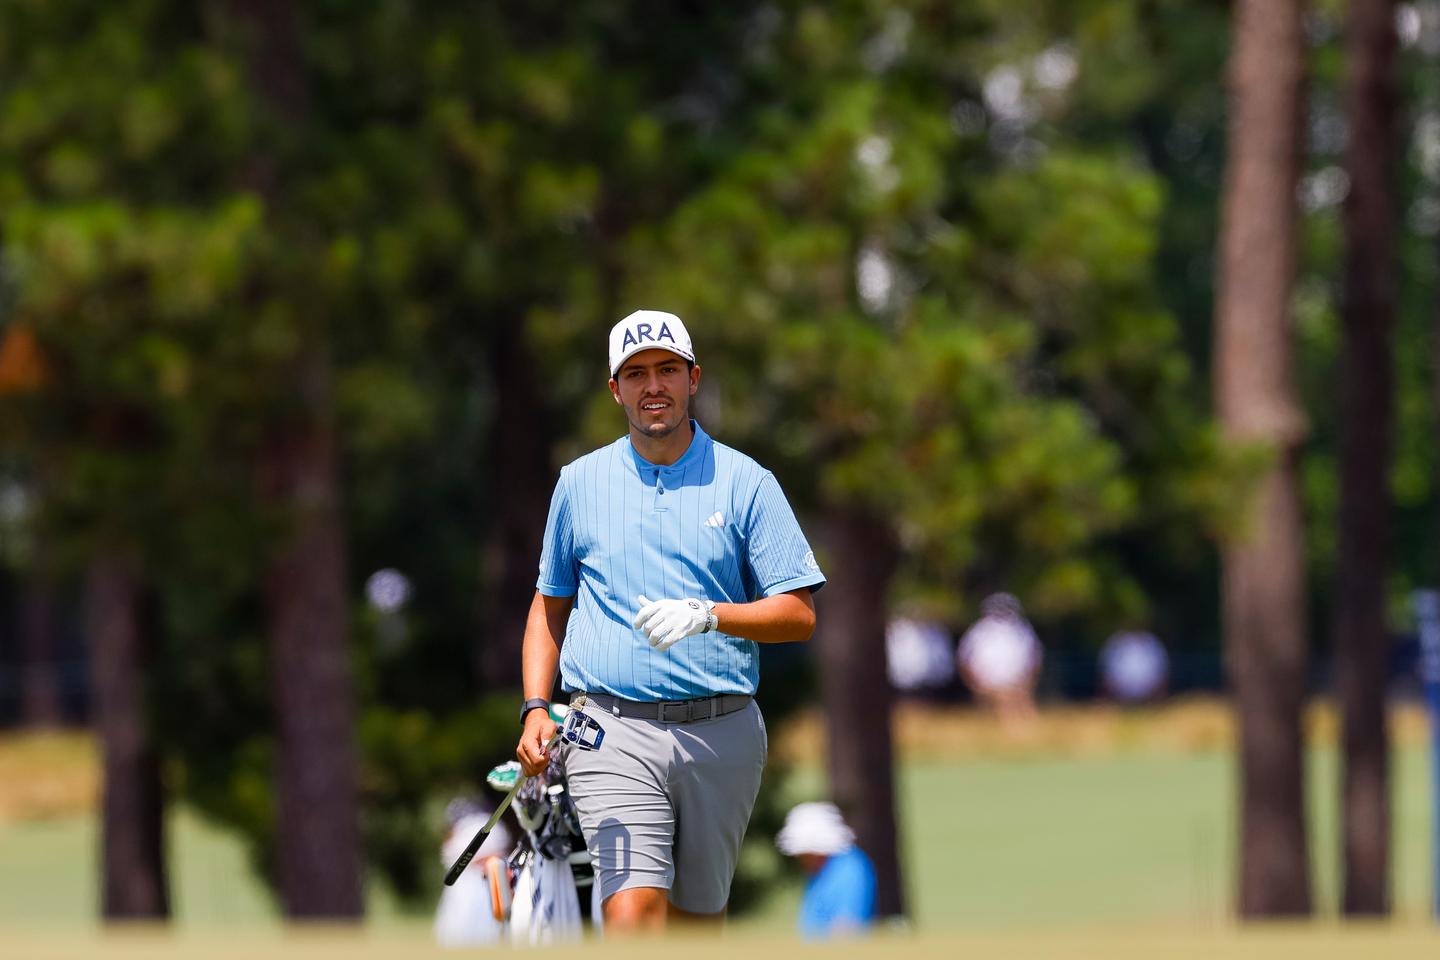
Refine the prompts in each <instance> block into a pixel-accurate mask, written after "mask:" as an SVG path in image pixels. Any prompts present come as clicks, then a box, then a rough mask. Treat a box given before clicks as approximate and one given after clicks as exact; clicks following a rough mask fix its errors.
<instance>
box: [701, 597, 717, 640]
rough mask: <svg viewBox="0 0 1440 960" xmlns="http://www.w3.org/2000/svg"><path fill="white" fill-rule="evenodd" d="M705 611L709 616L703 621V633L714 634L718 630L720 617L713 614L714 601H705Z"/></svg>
mask: <svg viewBox="0 0 1440 960" xmlns="http://www.w3.org/2000/svg"><path fill="white" fill-rule="evenodd" d="M705 610H706V611H707V612H708V613H709V616H708V617H707V618H706V619H705V630H704V631H703V632H705V633H714V632H715V631H716V630H718V629H720V615H719V614H717V613H716V612H715V601H714V600H706V601H705Z"/></svg>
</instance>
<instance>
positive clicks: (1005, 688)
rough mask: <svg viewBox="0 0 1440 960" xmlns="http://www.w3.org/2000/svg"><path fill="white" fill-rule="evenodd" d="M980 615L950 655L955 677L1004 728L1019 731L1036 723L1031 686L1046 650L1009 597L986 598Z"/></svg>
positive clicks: (1017, 603) (997, 595) (1005, 594)
mask: <svg viewBox="0 0 1440 960" xmlns="http://www.w3.org/2000/svg"><path fill="white" fill-rule="evenodd" d="M980 612H981V614H982V616H981V617H980V619H979V620H977V621H976V622H975V624H974V626H972V627H971V628H970V629H969V630H967V631H966V632H965V635H964V636H963V637H961V639H960V647H959V649H958V650H956V651H955V658H956V660H957V662H958V665H959V668H960V676H961V677H962V678H963V679H964V680H965V683H966V685H967V686H969V687H970V689H971V691H972V692H973V693H974V694H975V696H976V698H977V699H978V700H980V701H981V702H983V703H986V704H988V705H989V706H991V707H992V708H994V710H995V712H996V715H997V716H999V718H1000V722H1001V723H1002V724H1003V725H1005V726H1006V727H1007V728H1011V729H1015V730H1019V729H1023V728H1024V727H1026V726H1027V725H1029V724H1030V723H1031V722H1032V721H1033V720H1034V719H1035V682H1036V680H1037V679H1038V678H1039V676H1040V665H1041V662H1042V661H1043V660H1044V656H1045V652H1044V650H1043V649H1042V648H1041V646H1040V640H1039V638H1038V637H1036V636H1035V629H1034V628H1033V627H1031V626H1030V622H1029V621H1028V620H1026V619H1025V612H1024V610H1023V609H1022V608H1021V606H1020V601H1019V600H1018V599H1016V598H1015V596H1014V595H1012V594H1009V593H995V594H991V595H990V596H988V597H986V598H985V599H984V600H983V601H981V603H980Z"/></svg>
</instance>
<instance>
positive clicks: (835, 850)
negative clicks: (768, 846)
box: [775, 801, 875, 940]
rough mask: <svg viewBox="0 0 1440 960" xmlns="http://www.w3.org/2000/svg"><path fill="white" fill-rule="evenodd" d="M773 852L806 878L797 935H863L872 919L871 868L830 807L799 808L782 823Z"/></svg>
mask: <svg viewBox="0 0 1440 960" xmlns="http://www.w3.org/2000/svg"><path fill="white" fill-rule="evenodd" d="M775 846H776V847H777V848H779V850H780V852H781V853H783V854H785V855H786V856H788V857H794V858H795V859H797V860H799V861H800V865H801V866H802V867H803V868H804V869H805V872H806V873H808V874H809V875H810V878H809V880H807V881H806V883H805V894H804V897H803V898H802V899H801V901H800V920H799V929H800V935H801V936H803V937H805V938H806V939H810V940H819V939H825V938H829V937H839V936H850V935H854V934H857V933H861V932H863V931H864V930H865V929H866V928H868V927H869V926H870V925H871V924H872V923H873V922H874V919H875V867H874V866H873V865H872V864H871V863H870V858H869V857H867V856H866V855H865V851H863V850H861V849H860V848H859V847H857V846H856V845H855V833H854V831H852V830H851V829H850V827H849V826H847V825H846V823H845V818H844V817H843V816H842V815H841V814H840V808H839V807H837V806H835V804H833V803H829V802H825V801H815V802H811V803H802V804H799V805H797V806H796V807H795V808H794V809H792V810H791V811H790V812H789V814H787V815H786V817H785V825H784V826H783V827H782V828H781V829H780V832H779V833H778V834H776V836H775Z"/></svg>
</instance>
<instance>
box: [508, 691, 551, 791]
mask: <svg viewBox="0 0 1440 960" xmlns="http://www.w3.org/2000/svg"><path fill="white" fill-rule="evenodd" d="M555 730H556V726H555V721H554V720H551V719H550V711H549V710H544V709H541V708H539V707H537V708H535V709H534V710H531V711H530V712H529V713H527V714H525V729H524V731H523V732H522V733H521V734H520V743H519V745H518V746H516V748H515V759H517V760H519V761H520V772H521V773H523V774H525V776H527V777H534V776H538V775H540V774H542V773H544V772H545V767H546V766H548V765H549V763H550V753H549V751H548V750H546V749H545V747H546V745H547V744H548V743H549V742H550V740H551V738H552V737H554V736H555Z"/></svg>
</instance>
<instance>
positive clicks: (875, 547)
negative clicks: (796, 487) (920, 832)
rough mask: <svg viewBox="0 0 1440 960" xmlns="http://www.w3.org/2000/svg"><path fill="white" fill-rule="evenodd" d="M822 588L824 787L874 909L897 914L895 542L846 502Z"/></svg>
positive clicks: (834, 520) (900, 891) (829, 521)
mask: <svg viewBox="0 0 1440 960" xmlns="http://www.w3.org/2000/svg"><path fill="white" fill-rule="evenodd" d="M825 539H826V543H827V545H828V546H829V548H830V549H829V553H830V556H829V558H828V561H827V565H828V567H829V570H828V571H827V573H828V576H829V585H828V587H827V589H826V590H825V592H824V593H823V594H822V595H821V596H822V603H823V610H822V614H821V616H820V620H819V627H818V635H819V637H818V646H819V655H820V679H821V691H822V695H823V698H824V702H825V728H826V733H827V736H828V741H829V765H830V789H831V792H832V794H833V796H834V800H835V803H836V804H837V805H838V806H839V807H840V809H841V810H842V811H844V813H845V818H846V821H847V822H848V823H849V824H850V826H851V827H852V828H853V829H854V831H855V835H856V839H857V842H858V843H859V846H860V848H861V849H862V850H864V851H865V852H866V853H867V854H869V855H870V858H871V860H872V861H873V862H874V864H875V875H876V911H877V913H878V914H879V915H880V916H882V917H898V916H903V915H904V913H905V895H904V883H903V877H904V875H903V874H902V873H901V870H900V854H899V845H898V842H897V830H896V818H895V770H894V768H895V760H894V751H893V748H892V744H891V724H890V708H891V704H892V701H893V699H894V695H893V691H892V690H891V689H890V679H889V675H888V674H887V672H886V668H885V621H886V614H887V610H888V601H889V590H890V582H891V579H892V578H893V577H894V575H895V567H896V563H897V561H898V549H897V547H896V544H895V538H894V534H893V533H892V532H891V530H890V528H889V527H888V526H887V525H886V524H885V522H884V521H882V520H879V519H876V518H874V517H872V516H869V515H867V514H866V513H864V512H861V511H859V510H857V509H855V508H853V507H850V506H838V507H833V508H832V509H831V510H830V512H829V515H828V517H827V518H826V522H825Z"/></svg>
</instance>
